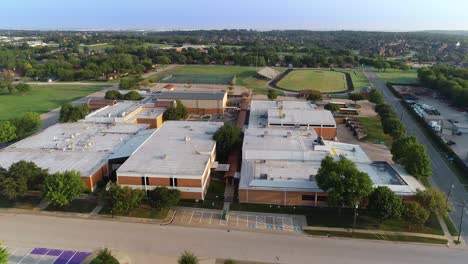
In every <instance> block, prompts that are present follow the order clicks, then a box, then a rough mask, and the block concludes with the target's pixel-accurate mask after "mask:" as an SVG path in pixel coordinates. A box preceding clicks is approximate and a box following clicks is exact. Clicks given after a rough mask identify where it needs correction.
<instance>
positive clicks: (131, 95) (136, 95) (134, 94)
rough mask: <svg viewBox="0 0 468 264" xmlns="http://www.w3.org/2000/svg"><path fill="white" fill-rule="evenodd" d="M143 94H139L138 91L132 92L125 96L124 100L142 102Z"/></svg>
mask: <svg viewBox="0 0 468 264" xmlns="http://www.w3.org/2000/svg"><path fill="white" fill-rule="evenodd" d="M141 98H142V97H141V94H139V93H138V92H137V91H130V92H128V93H126V94H124V96H123V99H124V100H131V101H138V100H141Z"/></svg>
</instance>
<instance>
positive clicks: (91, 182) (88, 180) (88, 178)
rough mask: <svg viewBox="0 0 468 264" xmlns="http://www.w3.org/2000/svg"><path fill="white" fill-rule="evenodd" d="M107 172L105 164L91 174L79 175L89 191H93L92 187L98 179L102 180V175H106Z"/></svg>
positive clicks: (107, 166) (107, 168)
mask: <svg viewBox="0 0 468 264" xmlns="http://www.w3.org/2000/svg"><path fill="white" fill-rule="evenodd" d="M108 173H109V165H108V164H105V165H104V166H102V167H101V168H100V169H99V170H97V171H96V172H95V173H94V174H93V175H91V176H84V177H81V180H82V181H83V182H84V183H85V185H86V187H87V188H89V189H91V191H94V187H95V186H96V184H97V183H98V182H99V181H100V180H102V178H104V176H107V175H108Z"/></svg>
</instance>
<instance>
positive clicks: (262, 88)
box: [152, 65, 285, 94]
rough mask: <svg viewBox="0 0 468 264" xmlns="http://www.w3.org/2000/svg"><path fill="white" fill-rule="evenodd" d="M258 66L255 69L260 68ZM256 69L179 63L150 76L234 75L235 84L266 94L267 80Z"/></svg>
mask: <svg viewBox="0 0 468 264" xmlns="http://www.w3.org/2000/svg"><path fill="white" fill-rule="evenodd" d="M260 69H261V67H258V68H257V70H260ZM275 69H276V70H277V71H280V72H283V71H284V70H285V68H275ZM256 73H257V71H256V70H255V67H248V66H223V65H181V66H177V67H176V68H174V69H171V70H168V71H165V72H164V73H163V74H161V75H157V76H154V77H152V79H153V80H154V81H159V80H161V79H162V78H164V77H166V76H168V75H171V74H213V75H235V76H236V85H239V86H244V87H246V88H249V89H252V90H253V91H254V92H255V93H259V94H266V93H267V91H268V87H267V85H266V83H267V81H265V80H261V79H258V78H256V77H255V75H256Z"/></svg>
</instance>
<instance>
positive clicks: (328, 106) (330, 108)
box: [323, 103, 340, 113]
mask: <svg viewBox="0 0 468 264" xmlns="http://www.w3.org/2000/svg"><path fill="white" fill-rule="evenodd" d="M323 108H324V109H326V110H328V111H331V112H332V113H335V112H336V111H339V110H340V106H339V105H337V104H332V103H327V104H326V105H325V106H324V107H323Z"/></svg>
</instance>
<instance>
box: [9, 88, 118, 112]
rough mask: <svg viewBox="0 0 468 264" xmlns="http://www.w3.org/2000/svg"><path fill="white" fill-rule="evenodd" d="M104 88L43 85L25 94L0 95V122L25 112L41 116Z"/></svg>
mask: <svg viewBox="0 0 468 264" xmlns="http://www.w3.org/2000/svg"><path fill="white" fill-rule="evenodd" d="M110 85H111V84H109V86H110ZM104 88H106V86H105V85H79V84H76V85H75V84H73V85H69V84H63V85H61V84H44V85H31V91H29V92H27V93H25V94H20V93H14V94H11V95H10V94H8V93H0V120H5V119H10V118H13V117H16V116H20V115H22V114H23V113H25V112H37V113H39V114H43V113H46V112H48V111H50V110H52V109H55V108H57V107H58V106H60V105H62V104H63V103H66V102H72V101H75V100H77V99H79V98H81V97H84V96H86V95H89V94H92V93H94V92H97V91H100V90H102V89H104Z"/></svg>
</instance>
